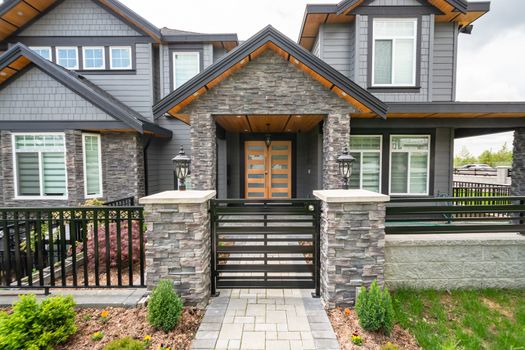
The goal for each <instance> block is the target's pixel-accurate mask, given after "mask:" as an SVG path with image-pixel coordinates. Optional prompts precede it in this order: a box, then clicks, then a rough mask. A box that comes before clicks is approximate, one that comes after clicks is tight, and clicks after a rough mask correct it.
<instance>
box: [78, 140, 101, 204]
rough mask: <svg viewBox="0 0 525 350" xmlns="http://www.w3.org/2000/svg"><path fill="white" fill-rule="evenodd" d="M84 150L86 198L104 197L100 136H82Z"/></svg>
mask: <svg viewBox="0 0 525 350" xmlns="http://www.w3.org/2000/svg"><path fill="white" fill-rule="evenodd" d="M82 139H83V140H82V141H83V142H82V145H83V148H84V188H85V196H86V198H96V197H102V162H101V160H102V157H101V147H100V135H92V134H84V135H82Z"/></svg>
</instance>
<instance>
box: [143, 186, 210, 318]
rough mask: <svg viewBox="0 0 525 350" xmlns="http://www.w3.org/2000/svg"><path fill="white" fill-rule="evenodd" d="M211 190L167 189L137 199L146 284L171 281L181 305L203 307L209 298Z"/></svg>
mask: <svg viewBox="0 0 525 350" xmlns="http://www.w3.org/2000/svg"><path fill="white" fill-rule="evenodd" d="M214 197H215V191H168V192H162V193H158V194H155V195H152V196H149V197H144V198H141V199H140V201H139V202H140V204H143V205H145V211H144V213H145V214H144V215H145V222H146V224H147V231H146V238H147V243H146V284H147V286H148V289H152V288H153V287H154V286H155V285H156V284H157V283H158V282H159V280H161V279H168V280H171V281H173V285H174V286H175V289H176V290H177V292H178V293H179V294H180V296H181V297H182V298H183V300H184V302H185V304H188V305H194V306H197V307H199V308H203V307H205V306H206V305H207V304H208V300H209V298H210V293H211V290H210V284H211V275H210V274H211V272H210V268H211V267H210V265H211V264H210V258H211V257H210V254H211V238H210V215H209V213H208V203H209V200H210V199H211V198H214Z"/></svg>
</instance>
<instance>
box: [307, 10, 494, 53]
mask: <svg viewBox="0 0 525 350" xmlns="http://www.w3.org/2000/svg"><path fill="white" fill-rule="evenodd" d="M417 1H418V2H421V3H422V4H428V5H430V6H433V7H434V8H435V9H436V11H438V13H437V14H436V22H456V23H458V25H459V26H460V27H465V26H467V25H470V24H471V23H473V22H474V21H476V20H477V19H478V18H480V17H481V16H483V15H484V14H486V13H487V12H488V11H489V10H490V2H469V1H466V0H417ZM364 4H365V0H342V1H341V2H339V3H337V4H324V5H316V4H309V5H306V9H305V13H304V17H303V22H302V25H301V31H300V34H299V40H298V41H299V44H300V45H301V46H303V47H304V48H306V49H308V50H311V49H312V47H313V45H314V43H315V39H316V37H317V34H318V32H319V27H320V26H321V25H322V24H325V23H331V24H334V23H349V22H353V21H354V20H355V12H356V11H357V10H358V7H359V6H361V5H364ZM385 7H388V6H384V7H383V8H385ZM407 8H413V7H410V6H407Z"/></svg>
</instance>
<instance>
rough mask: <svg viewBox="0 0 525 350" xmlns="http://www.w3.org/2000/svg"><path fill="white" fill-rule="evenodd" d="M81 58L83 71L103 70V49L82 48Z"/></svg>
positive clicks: (104, 61) (104, 65)
mask: <svg viewBox="0 0 525 350" xmlns="http://www.w3.org/2000/svg"><path fill="white" fill-rule="evenodd" d="M82 57H83V58H84V61H83V62H82V63H83V66H84V69H105V68H106V60H105V55H104V47H102V46H100V47H98V46H97V47H91V46H87V47H83V48H82Z"/></svg>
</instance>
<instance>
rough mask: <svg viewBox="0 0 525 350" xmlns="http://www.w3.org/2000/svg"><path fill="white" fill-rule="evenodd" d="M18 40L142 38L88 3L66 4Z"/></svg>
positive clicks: (73, 1) (87, 0)
mask: <svg viewBox="0 0 525 350" xmlns="http://www.w3.org/2000/svg"><path fill="white" fill-rule="evenodd" d="M19 35H20V36H65V35H66V36H141V35H142V34H140V33H139V32H137V31H136V30H134V29H133V28H131V27H130V26H129V25H127V24H126V23H124V22H122V21H121V20H120V19H118V18H116V17H115V16H113V15H112V14H110V13H109V12H108V11H107V10H106V9H104V8H102V7H101V6H99V5H97V4H95V3H94V2H93V1H91V0H66V1H64V2H63V3H62V4H60V5H58V6H57V7H56V8H55V9H54V10H52V11H51V12H49V13H47V14H46V15H44V16H43V17H41V18H39V19H38V20H37V21H36V22H34V23H33V24H31V25H30V26H29V27H28V28H27V29H25V30H23V31H22V32H21V33H20V34H19Z"/></svg>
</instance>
